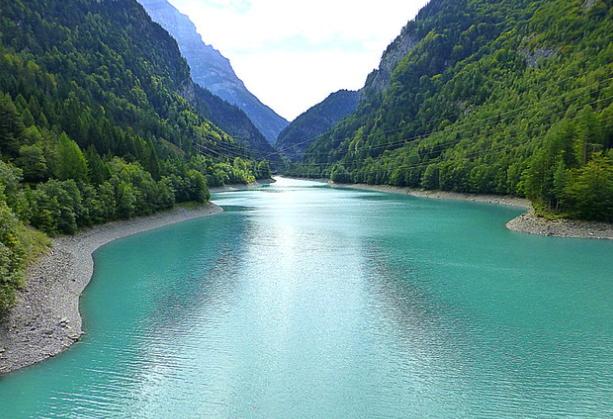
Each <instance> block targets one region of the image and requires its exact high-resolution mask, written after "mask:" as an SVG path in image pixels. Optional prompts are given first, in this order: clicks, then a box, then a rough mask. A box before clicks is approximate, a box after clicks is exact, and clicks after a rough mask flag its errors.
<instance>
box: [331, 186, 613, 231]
mask: <svg viewBox="0 0 613 419" xmlns="http://www.w3.org/2000/svg"><path fill="white" fill-rule="evenodd" d="M330 184H331V186H333V187H340V188H351V189H361V190H369V191H377V192H386V193H395V194H401V195H411V196H415V197H419V198H430V199H447V200H458V201H469V202H481V203H486V204H495V205H504V206H508V207H515V208H522V209H525V210H527V212H526V213H524V214H522V215H520V216H518V217H516V218H514V219H512V220H510V221H509V222H508V223H507V224H506V227H507V228H508V229H509V230H511V231H516V232H519V233H527V234H534V235H539V236H553V237H569V238H581V239H601V240H613V224H610V223H601V222H594V221H581V220H568V219H560V220H547V219H545V218H542V217H538V216H537V215H536V214H535V213H534V210H533V208H532V204H531V203H530V201H529V200H527V199H523V198H517V197H512V196H501V195H479V194H468V193H458V192H444V191H426V190H419V189H411V188H406V187H397V186H388V185H366V184H355V185H351V184H334V183H330Z"/></svg>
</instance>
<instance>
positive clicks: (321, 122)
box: [275, 27, 417, 160]
mask: <svg viewBox="0 0 613 419" xmlns="http://www.w3.org/2000/svg"><path fill="white" fill-rule="evenodd" d="M416 44H417V41H416V40H415V38H414V36H413V35H412V34H411V33H410V31H409V30H408V28H407V27H405V28H404V29H403V30H402V33H401V34H400V35H398V37H397V38H396V39H395V40H394V42H392V43H391V44H390V45H389V47H388V48H387V49H386V50H385V52H384V53H383V56H382V57H381V62H380V64H379V67H378V68H377V69H376V70H374V71H373V72H372V73H371V74H369V75H368V77H367V79H366V83H365V85H364V87H363V88H362V89H360V91H358V92H354V91H347V90H341V91H338V92H336V93H332V94H331V95H330V96H328V97H327V98H326V99H325V100H324V101H323V102H321V103H319V104H317V105H315V106H313V107H312V108H310V109H309V110H307V111H306V112H304V113H303V114H302V115H300V116H299V117H298V118H296V119H295V120H294V121H293V122H292V123H291V124H290V125H289V126H287V127H286V128H285V129H284V130H283V131H282V132H281V134H279V138H278V139H277V142H276V144H275V145H276V147H277V148H279V149H282V150H283V154H285V155H286V156H287V157H289V158H290V159H291V160H299V159H301V158H302V157H303V155H304V152H305V150H306V149H307V148H308V147H309V146H310V145H311V144H312V143H313V142H314V141H315V140H316V139H317V137H318V136H320V135H321V134H323V133H325V132H326V131H328V130H329V129H330V128H332V127H333V126H334V125H336V124H337V123H339V122H340V121H341V120H342V119H343V118H345V117H346V116H348V115H350V114H352V113H354V112H355V111H356V110H357V107H358V104H359V103H360V101H361V100H362V99H361V98H362V97H365V98H367V99H368V100H367V101H365V103H369V104H370V105H371V106H372V105H374V103H376V101H377V98H378V97H380V95H381V94H382V92H383V91H384V90H385V89H386V88H387V87H388V85H389V83H390V81H391V76H392V71H393V70H394V68H395V67H396V64H398V62H399V61H400V60H401V59H402V58H404V56H405V55H406V54H407V53H408V52H409V51H410V50H411V49H412V48H413V47H415V45H416Z"/></svg>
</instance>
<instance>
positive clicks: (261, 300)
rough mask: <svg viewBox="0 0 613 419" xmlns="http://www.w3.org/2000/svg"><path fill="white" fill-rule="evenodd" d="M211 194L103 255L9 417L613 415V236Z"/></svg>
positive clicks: (455, 205) (479, 209)
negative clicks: (65, 333)
mask: <svg viewBox="0 0 613 419" xmlns="http://www.w3.org/2000/svg"><path fill="white" fill-rule="evenodd" d="M213 201H214V202H215V203H217V204H218V205H221V206H222V207H223V208H224V209H225V212H224V213H223V214H221V215H218V216H213V217H207V218H201V219H198V220H193V221H189V222H185V223H182V224H178V225H173V226H168V227H165V228H162V229H158V230H154V231H150V232H147V233H143V234H139V235H136V236H132V237H128V238H125V239H122V240H118V241H115V242H112V243H111V244H109V245H107V246H105V247H103V248H101V249H99V250H98V251H97V252H96V254H95V261H96V269H95V274H94V278H93V280H92V282H91V284H90V285H89V287H88V288H87V290H86V292H85V294H84V295H83V297H82V299H81V310H82V313H83V317H84V327H85V330H86V332H87V334H86V335H85V336H84V337H83V339H82V341H81V342H79V343H77V344H76V345H74V346H73V347H72V348H71V349H70V350H68V351H67V352H65V353H63V354H61V355H59V356H57V357H56V358H53V359H50V360H48V361H45V362H43V363H41V364H38V365H35V366H33V367H30V368H27V369H24V370H21V371H18V372H16V373H14V374H11V375H9V376H6V377H3V378H0V417H3V418H5V417H6V418H19V417H59V416H61V417H147V418H169V417H172V416H174V417H177V418H179V417H180V418H183V417H262V418H270V417H292V418H294V417H297V418H300V417H305V418H308V417H322V418H333V417H363V418H370V417H425V416H433V417H466V416H470V417H474V416H481V417H492V416H495V417H523V416H536V415H540V416H564V415H566V416H575V417H577V416H584V417H610V416H611V415H613V363H612V360H613V303H612V296H613V273H612V272H613V242H610V241H591V240H579V239H560V238H548V237H537V236H529V235H524V234H520V233H514V232H511V231H508V230H506V229H505V226H504V224H505V222H506V221H507V220H509V219H511V218H513V217H514V216H516V215H518V214H519V213H520V211H519V210H516V209H512V208H503V207H497V206H492V205H486V204H475V203H468V202H449V201H437V200H427V199H419V198H413V197H408V196H400V195H391V194H383V193H377V192H366V191H357V190H350V189H333V188H330V187H328V186H327V185H324V184H320V183H316V182H307V181H298V180H289V179H280V180H279V182H278V183H276V184H273V185H270V186H265V187H261V188H259V189H257V190H249V191H241V192H230V193H219V194H215V195H214V196H213Z"/></svg>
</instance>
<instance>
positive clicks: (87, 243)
mask: <svg viewBox="0 0 613 419" xmlns="http://www.w3.org/2000/svg"><path fill="white" fill-rule="evenodd" d="M221 212H223V209H222V208H221V207H219V206H217V205H215V204H213V203H208V204H204V205H201V206H195V207H193V208H192V207H184V206H179V207H175V208H173V209H171V210H168V211H163V212H160V213H157V214H153V215H150V216H146V217H137V218H133V219H130V220H120V221H113V222H110V223H106V224H101V225H99V226H95V227H93V228H91V229H88V230H83V231H81V232H79V233H77V234H76V235H74V236H60V237H57V238H55V239H53V241H52V246H51V248H50V249H49V251H48V252H47V253H46V254H44V255H42V256H40V258H39V259H38V260H36V261H35V262H34V263H33V264H32V265H31V266H29V267H28V269H27V271H26V278H27V282H26V286H25V287H24V289H22V290H20V291H19V293H18V296H17V304H16V305H15V307H14V308H13V309H12V310H11V312H10V313H9V315H8V316H7V318H6V319H5V321H3V322H2V323H0V377H1V376H3V375H6V374H8V373H11V372H14V371H16V370H18V369H21V368H24V367H27V366H30V365H33V364H36V363H38V362H41V361H44V360H45V359H48V358H51V357H54V356H56V355H58V354H60V353H61V352H63V351H65V350H66V349H68V348H69V347H70V346H71V345H72V344H74V343H75V342H77V341H78V340H79V339H80V337H81V336H82V335H83V333H84V332H83V329H82V318H81V313H80V312H79V303H80V297H81V294H82V293H83V291H84V290H85V288H86V287H87V285H88V284H89V283H90V281H91V279H92V275H93V273H94V259H93V253H94V252H95V251H96V250H97V249H98V248H100V247H102V246H104V245H105V244H108V243H110V242H112V241H114V240H117V239H121V238H124V237H128V236H132V235H134V234H138V233H142V232H145V231H149V230H154V229H157V228H160V227H165V226H168V225H172V224H177V223H181V222H183V221H188V220H193V219H196V218H200V217H205V216H210V215H214V214H219V213H221Z"/></svg>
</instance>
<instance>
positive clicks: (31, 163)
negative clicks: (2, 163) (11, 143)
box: [15, 144, 49, 182]
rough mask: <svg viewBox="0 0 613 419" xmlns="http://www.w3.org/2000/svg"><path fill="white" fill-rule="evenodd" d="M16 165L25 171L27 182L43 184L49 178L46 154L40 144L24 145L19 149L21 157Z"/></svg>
mask: <svg viewBox="0 0 613 419" xmlns="http://www.w3.org/2000/svg"><path fill="white" fill-rule="evenodd" d="M15 163H16V164H17V166H19V167H20V168H21V170H22V171H23V177H24V179H25V180H26V181H27V182H41V181H44V180H45V179H47V178H48V177H49V167H48V166H47V159H46V158H45V152H44V150H43V149H42V147H41V146H40V145H38V144H32V145H28V144H24V145H22V146H21V147H19V157H18V158H17V159H16V160H15Z"/></svg>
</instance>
